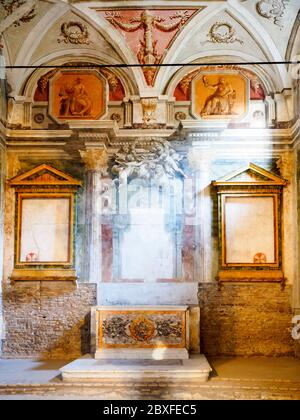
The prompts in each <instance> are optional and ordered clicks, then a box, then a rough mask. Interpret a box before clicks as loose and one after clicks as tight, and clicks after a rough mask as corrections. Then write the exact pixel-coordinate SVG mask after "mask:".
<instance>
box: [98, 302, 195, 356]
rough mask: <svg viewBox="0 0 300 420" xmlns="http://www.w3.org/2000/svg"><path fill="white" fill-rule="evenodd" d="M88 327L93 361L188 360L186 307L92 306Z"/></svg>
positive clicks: (187, 314) (187, 312) (187, 317)
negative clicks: (116, 359) (117, 359)
mask: <svg viewBox="0 0 300 420" xmlns="http://www.w3.org/2000/svg"><path fill="white" fill-rule="evenodd" d="M91 327H92V328H91V331H92V349H93V350H94V353H95V358H96V359H100V358H101V359H102V358H120V357H121V358H133V359H167V358H168V359H172V358H173V359H177V358H178V359H187V358H188V348H189V311H188V307H187V306H137V307H125V306H119V307H118V306H111V307H109V306H102V307H94V308H92V326H91ZM117 356H118V357H117Z"/></svg>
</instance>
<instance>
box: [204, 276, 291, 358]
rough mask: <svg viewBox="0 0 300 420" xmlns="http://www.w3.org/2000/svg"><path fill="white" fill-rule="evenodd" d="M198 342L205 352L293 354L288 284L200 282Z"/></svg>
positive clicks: (222, 353) (269, 354) (216, 353)
mask: <svg viewBox="0 0 300 420" xmlns="http://www.w3.org/2000/svg"><path fill="white" fill-rule="evenodd" d="M199 301H200V308H201V345H202V348H201V350H202V352H204V353H205V354H207V355H228V356H233V355H242V356H253V355H265V356H281V355H284V356H288V355H294V351H295V350H294V349H295V343H294V340H293V339H292V336H291V329H292V317H293V315H292V310H291V305H290V302H291V287H289V286H288V287H286V288H285V289H284V290H281V286H280V285H279V284H270V283H268V284H257V283H255V284H244V285H242V284H226V285H222V286H221V289H220V290H219V289H218V285H217V284H202V285H200V289H199Z"/></svg>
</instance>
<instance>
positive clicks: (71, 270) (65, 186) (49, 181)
mask: <svg viewBox="0 0 300 420" xmlns="http://www.w3.org/2000/svg"><path fill="white" fill-rule="evenodd" d="M8 184H9V186H10V187H11V188H14V189H15V194H16V206H15V245H14V269H13V272H12V275H11V280H12V281H16V280H22V281H25V280H28V281H33V280H39V281H45V280H70V281H76V280H77V276H76V270H75V254H74V240H75V233H76V193H77V191H78V188H79V187H81V185H82V183H81V181H78V180H77V179H75V178H73V177H71V176H70V175H68V174H65V173H64V172H62V171H60V170H57V169H55V168H53V167H52V166H50V165H46V164H42V165H39V166H37V167H35V168H33V169H32V170H30V171H28V172H25V173H23V174H21V175H18V176H16V177H14V178H12V179H11V180H9V181H8ZM54 198H55V199H58V200H59V199H64V200H68V202H69V205H68V258H67V261H37V260H35V261H22V260H21V258H20V255H21V233H22V230H21V221H22V203H23V200H24V199H32V200H33V199H46V200H47V199H49V200H53V199H54Z"/></svg>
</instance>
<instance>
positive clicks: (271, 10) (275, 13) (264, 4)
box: [256, 0, 289, 28]
mask: <svg viewBox="0 0 300 420" xmlns="http://www.w3.org/2000/svg"><path fill="white" fill-rule="evenodd" d="M288 3H289V0H262V1H259V2H258V3H257V4H256V10H257V12H258V13H259V14H260V16H262V17H264V18H266V19H269V20H273V22H274V24H275V25H278V26H280V27H281V28H282V27H283V23H282V21H283V18H284V14H285V11H286V7H287V5H288Z"/></svg>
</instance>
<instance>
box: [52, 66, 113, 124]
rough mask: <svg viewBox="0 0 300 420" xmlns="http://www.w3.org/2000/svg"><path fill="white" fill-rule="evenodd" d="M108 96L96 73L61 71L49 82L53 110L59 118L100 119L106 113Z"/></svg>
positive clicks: (54, 115) (101, 80) (53, 113)
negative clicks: (106, 98)
mask: <svg viewBox="0 0 300 420" xmlns="http://www.w3.org/2000/svg"><path fill="white" fill-rule="evenodd" d="M105 97H106V95H105V81H104V79H102V77H101V76H100V75H99V73H97V72H84V71H82V72H80V71H61V72H58V73H57V74H56V75H55V76H54V77H53V79H51V81H50V98H49V99H50V103H49V107H50V112H51V115H52V116H53V117H55V118H56V119H58V120H85V119H86V120H97V119H99V118H100V117H101V116H102V115H103V113H104V112H105V108H106V104H105Z"/></svg>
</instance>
